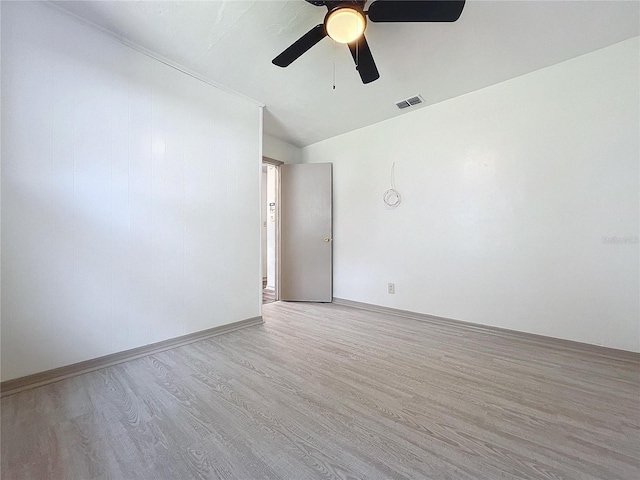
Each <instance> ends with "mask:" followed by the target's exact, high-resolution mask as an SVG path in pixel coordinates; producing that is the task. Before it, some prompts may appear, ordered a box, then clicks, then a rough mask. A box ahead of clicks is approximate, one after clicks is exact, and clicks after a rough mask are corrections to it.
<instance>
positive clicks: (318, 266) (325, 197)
mask: <svg viewBox="0 0 640 480" xmlns="http://www.w3.org/2000/svg"><path fill="white" fill-rule="evenodd" d="M280 195H281V202H280V230H281V232H280V300H289V301H300V302H331V300H332V299H333V249H332V240H333V238H332V220H331V211H332V164H331V163H312V164H298V165H282V167H280Z"/></svg>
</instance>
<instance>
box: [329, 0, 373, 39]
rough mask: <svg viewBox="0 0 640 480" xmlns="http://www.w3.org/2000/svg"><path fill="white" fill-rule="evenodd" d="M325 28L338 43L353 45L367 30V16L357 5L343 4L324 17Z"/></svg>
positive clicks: (330, 10)
mask: <svg viewBox="0 0 640 480" xmlns="http://www.w3.org/2000/svg"><path fill="white" fill-rule="evenodd" d="M324 27H325V30H326V32H327V35H329V36H330V37H331V38H332V39H334V40H335V41H336V42H338V43H352V42H354V41H356V40H357V39H358V38H360V37H361V36H362V34H363V33H364V31H365V29H366V28H367V16H366V14H365V13H364V10H363V9H362V8H361V7H360V5H359V4H357V3H341V4H338V5H336V6H335V7H333V8H331V9H329V11H328V12H327V14H326V15H325V17H324Z"/></svg>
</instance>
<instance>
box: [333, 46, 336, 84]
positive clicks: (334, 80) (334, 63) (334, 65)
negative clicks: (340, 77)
mask: <svg viewBox="0 0 640 480" xmlns="http://www.w3.org/2000/svg"><path fill="white" fill-rule="evenodd" d="M333 89H334V90H335V89H336V41H335V40H334V41H333Z"/></svg>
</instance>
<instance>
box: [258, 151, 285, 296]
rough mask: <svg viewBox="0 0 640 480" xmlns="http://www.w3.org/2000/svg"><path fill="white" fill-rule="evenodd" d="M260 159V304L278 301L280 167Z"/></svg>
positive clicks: (269, 159)
mask: <svg viewBox="0 0 640 480" xmlns="http://www.w3.org/2000/svg"><path fill="white" fill-rule="evenodd" d="M282 163H283V162H280V161H278V160H273V159H271V158H267V157H263V158H262V303H263V304H265V303H271V302H275V301H278V300H279V299H280V297H279V294H278V283H279V271H278V270H279V269H278V261H279V255H278V253H279V252H278V249H279V236H280V219H279V214H280V205H279V204H280V165H282Z"/></svg>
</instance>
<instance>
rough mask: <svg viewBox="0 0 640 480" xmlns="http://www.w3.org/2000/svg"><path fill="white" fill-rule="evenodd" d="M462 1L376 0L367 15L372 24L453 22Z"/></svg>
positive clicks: (458, 13)
mask: <svg viewBox="0 0 640 480" xmlns="http://www.w3.org/2000/svg"><path fill="white" fill-rule="evenodd" d="M463 8H464V0H460V1H448V0H377V1H375V2H373V3H372V4H371V6H370V7H369V11H368V12H367V15H368V16H369V20H371V21H372V22H455V21H456V20H458V18H460V14H461V13H462V9H463Z"/></svg>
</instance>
